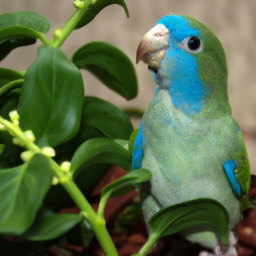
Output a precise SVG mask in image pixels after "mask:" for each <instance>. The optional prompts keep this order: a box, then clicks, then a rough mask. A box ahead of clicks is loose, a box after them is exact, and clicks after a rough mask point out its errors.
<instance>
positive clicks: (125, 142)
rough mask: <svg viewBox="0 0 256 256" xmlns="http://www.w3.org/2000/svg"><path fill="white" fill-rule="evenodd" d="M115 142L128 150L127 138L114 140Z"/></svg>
mask: <svg viewBox="0 0 256 256" xmlns="http://www.w3.org/2000/svg"><path fill="white" fill-rule="evenodd" d="M115 142H116V143H118V144H119V145H120V146H122V147H123V148H125V149H126V150H129V145H128V143H129V141H128V140H115Z"/></svg>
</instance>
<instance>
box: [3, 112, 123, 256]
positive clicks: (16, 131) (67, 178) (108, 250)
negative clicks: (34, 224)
mask: <svg viewBox="0 0 256 256" xmlns="http://www.w3.org/2000/svg"><path fill="white" fill-rule="evenodd" d="M16 116H18V113H16ZM14 118H15V116H13V115H12V116H11V119H12V121H13V119H14ZM16 118H17V117H16ZM18 118H19V117H18ZM18 118H17V119H18ZM17 119H14V121H17ZM14 121H13V122H14ZM0 124H2V125H3V126H4V127H5V128H6V130H8V131H9V132H10V134H11V135H12V136H14V137H17V138H18V139H19V140H20V141H21V142H22V144H23V145H24V146H25V147H26V148H27V149H28V150H30V151H32V152H33V153H42V150H41V149H40V148H39V147H38V146H37V145H35V144H34V143H33V142H32V141H30V140H29V139H28V138H27V137H26V133H23V132H22V130H21V129H20V127H19V125H18V124H19V123H16V124H15V122H14V123H12V122H10V121H8V120H6V119H4V118H2V117H1V116H0ZM48 158H49V162H50V164H51V166H52V169H53V173H54V175H56V176H57V177H58V179H59V181H60V183H61V184H62V186H63V187H64V188H65V189H66V191H67V192H68V193H69V195H70V196H71V198H72V199H73V200H74V202H75V203H76V205H77V206H78V207H79V208H80V210H81V211H82V212H83V215H84V217H85V218H86V219H87V220H88V222H89V223H90V225H91V227H92V229H93V231H94V233H95V235H96V237H97V239H98V241H99V243H100V245H101V248H102V250H103V251H104V253H105V255H106V256H118V254H117V251H116V248H115V245H114V244H113V241H112V239H111V237H110V235H109V233H108V230H107V228H106V223H105V219H104V217H103V216H102V215H99V214H97V213H96V212H95V211H94V210H93V208H92V207H91V205H90V204H89V202H88V201H87V200H86V198H85V197H84V195H83V194H82V192H81V191H80V190H79V188H78V187H77V185H76V184H75V182H74V181H73V180H72V173H71V172H68V173H66V172H63V170H62V169H61V167H60V166H59V165H58V164H57V163H56V162H55V161H54V160H53V159H52V158H51V157H48ZM108 197H109V196H108V194H106V198H105V199H106V200H107V198H108ZM105 203H106V202H105ZM103 212H104V208H103Z"/></svg>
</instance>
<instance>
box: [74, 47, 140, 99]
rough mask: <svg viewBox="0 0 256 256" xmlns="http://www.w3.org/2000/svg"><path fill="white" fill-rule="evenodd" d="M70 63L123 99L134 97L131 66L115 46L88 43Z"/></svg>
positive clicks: (134, 87) (134, 85) (135, 86)
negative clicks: (85, 71)
mask: <svg viewBox="0 0 256 256" xmlns="http://www.w3.org/2000/svg"><path fill="white" fill-rule="evenodd" d="M72 61H73V62H74V64H75V65H76V66H77V67H78V68H80V69H85V70H88V71H89V72H91V73H92V74H93V75H95V76H96V77H97V78H98V79H99V80H101V81H102V83H104V84H105V85H106V86H107V87H109V88H110V89H111V90H113V91H115V92H117V93H118V94H120V95H121V96H123V97H124V98H126V99H128V100H130V99H133V98H134V97H136V95H137V92H138V86H137V78H136V73H135V70H134V67H133V64H132V62H131V61H130V59H129V58H128V57H127V56H126V55H125V54H124V52H122V51H121V50H120V49H118V48H117V47H116V46H114V45H112V44H110V43H106V42H91V43H88V44H86V45H84V46H82V47H80V48H79V49H78V50H77V51H76V52H75V53H74V55H73V57H72Z"/></svg>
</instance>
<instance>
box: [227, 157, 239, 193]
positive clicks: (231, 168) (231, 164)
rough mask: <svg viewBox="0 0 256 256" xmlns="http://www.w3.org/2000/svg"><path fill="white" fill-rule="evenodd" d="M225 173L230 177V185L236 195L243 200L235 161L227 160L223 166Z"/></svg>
mask: <svg viewBox="0 0 256 256" xmlns="http://www.w3.org/2000/svg"><path fill="white" fill-rule="evenodd" d="M223 166H224V170H225V173H226V175H227V177H228V180H229V183H230V185H231V187H232V189H233V191H234V193H235V195H236V197H237V198H241V196H242V191H241V186H240V184H239V183H238V181H237V179H236V174H235V170H236V168H237V164H236V162H235V161H234V160H226V161H225V162H224V164H223Z"/></svg>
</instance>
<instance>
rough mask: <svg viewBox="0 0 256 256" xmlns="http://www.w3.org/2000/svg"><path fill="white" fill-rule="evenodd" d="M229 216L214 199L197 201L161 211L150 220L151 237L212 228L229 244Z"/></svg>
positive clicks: (223, 241) (172, 206)
mask: <svg viewBox="0 0 256 256" xmlns="http://www.w3.org/2000/svg"><path fill="white" fill-rule="evenodd" d="M228 224H229V216H228V213H227V210H226V209H225V208H224V206H223V205H222V204H220V203H219V202H217V201H215V200H212V199H207V198H205V199H197V200H192V201H188V202H184V203H180V204H176V205H171V206H168V207H165V208H163V209H161V210H160V211H159V212H157V213H156V214H155V215H153V217H152V218H151V219H150V220H149V223H148V225H149V229H150V236H154V237H160V236H166V235H171V234H174V233H177V232H180V231H182V230H184V229H186V228H189V227H198V226H199V227H200V226H201V227H202V226H207V227H211V228H212V229H213V231H217V232H218V234H219V236H220V240H221V241H222V243H224V244H227V243H228V242H229V229H228Z"/></svg>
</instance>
